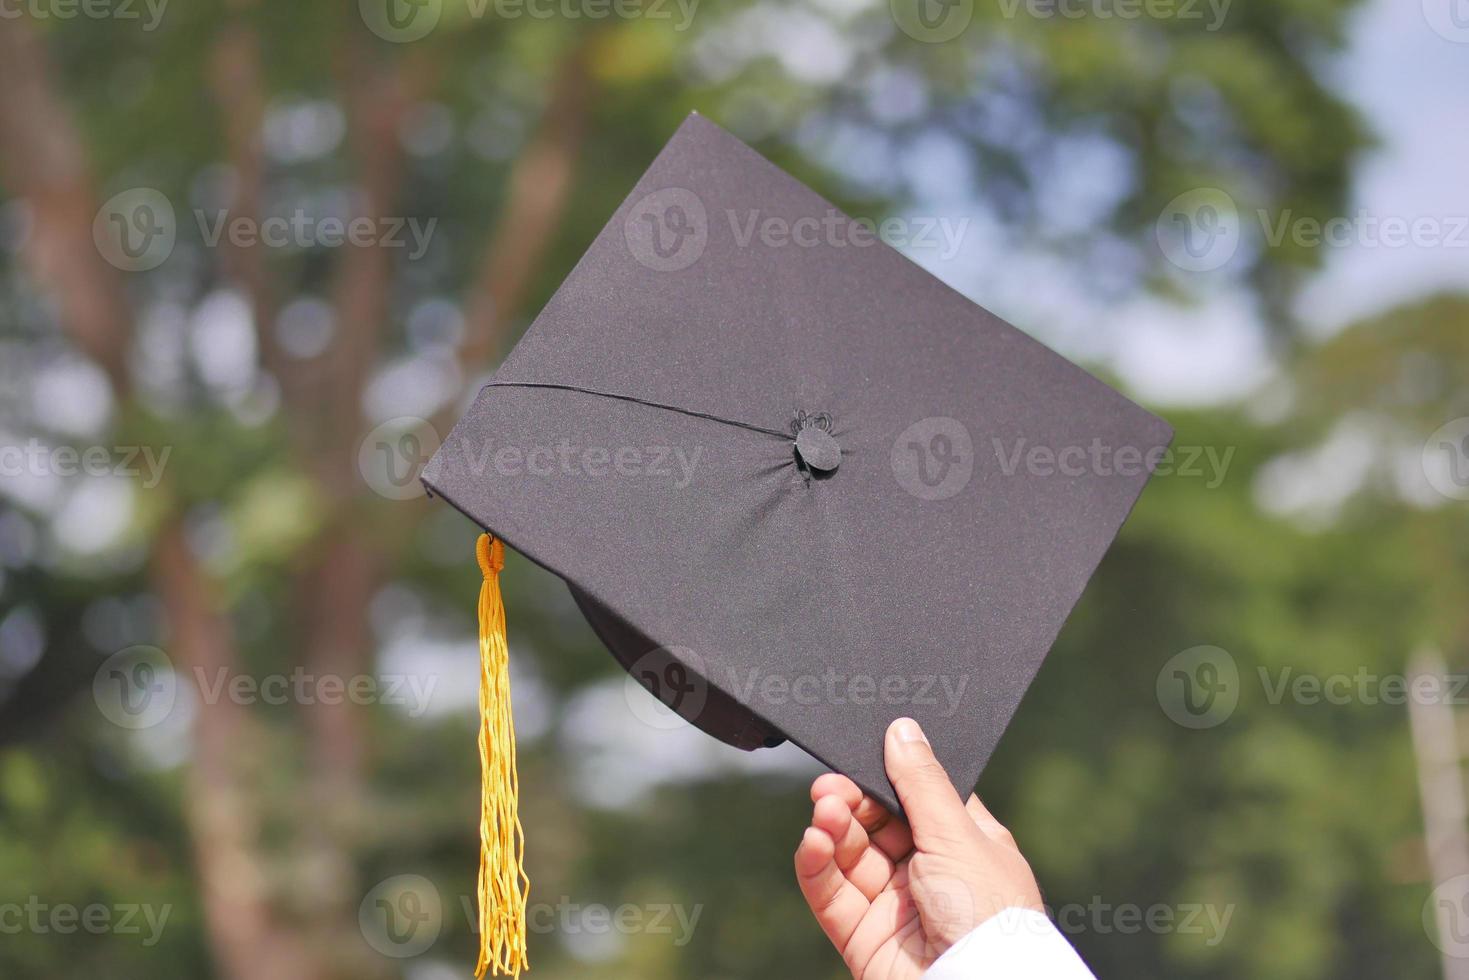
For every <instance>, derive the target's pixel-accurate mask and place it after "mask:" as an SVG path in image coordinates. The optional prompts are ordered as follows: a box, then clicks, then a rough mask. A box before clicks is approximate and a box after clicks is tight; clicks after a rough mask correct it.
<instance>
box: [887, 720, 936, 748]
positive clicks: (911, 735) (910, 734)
mask: <svg viewBox="0 0 1469 980" xmlns="http://www.w3.org/2000/svg"><path fill="white" fill-rule="evenodd" d="M889 730H890V731H891V732H892V733H893V734H894V735H896V736H897V737H898V741H899V742H923V743H924V744H927V743H928V739H927V738H926V737H924V734H923V729H921V728H919V727H918V722H916V721H914V720H913V719H912V718H899V719H898V720H897V721H895V722H893V725H892V728H891V729H889Z"/></svg>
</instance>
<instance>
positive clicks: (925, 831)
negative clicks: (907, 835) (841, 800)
mask: <svg viewBox="0 0 1469 980" xmlns="http://www.w3.org/2000/svg"><path fill="white" fill-rule="evenodd" d="M885 757H886V762H887V771H888V779H890V780H891V781H892V784H893V788H894V789H896V790H897V791H898V799H899V800H900V801H902V804H903V810H904V811H905V812H906V813H907V815H908V823H909V825H910V826H911V827H912V830H913V838H914V841H915V842H917V844H918V845H919V846H920V847H922V846H924V841H925V839H927V840H930V841H943V840H962V839H964V838H965V837H966V836H967V835H971V834H973V833H974V831H973V830H971V829H970V828H971V827H973V826H974V819H973V817H972V816H971V814H970V813H968V812H967V811H966V810H965V808H964V803H963V802H962V801H961V800H960V799H959V794H958V793H957V792H955V790H954V784H953V783H951V782H950V781H949V774H948V773H947V772H945V771H944V767H943V766H942V765H940V764H939V761H938V759H937V758H935V757H934V754H933V749H932V747H930V746H929V744H928V739H927V738H926V737H925V736H924V734H923V729H921V728H919V727H918V722H916V721H914V720H913V719H912V718H899V719H898V720H897V721H895V722H893V723H892V725H890V726H888V731H887V742H886V745H885Z"/></svg>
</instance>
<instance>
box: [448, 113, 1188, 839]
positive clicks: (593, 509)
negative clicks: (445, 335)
mask: <svg viewBox="0 0 1469 980" xmlns="http://www.w3.org/2000/svg"><path fill="white" fill-rule="evenodd" d="M1170 436H1171V433H1170V429H1169V427H1168V426H1167V425H1166V424H1165V423H1164V422H1162V421H1160V420H1159V419H1157V418H1156V417H1154V416H1153V415H1150V414H1149V413H1147V412H1145V411H1143V410H1142V409H1140V408H1138V407H1137V406H1136V405H1134V404H1133V403H1132V402H1130V401H1128V400H1127V399H1126V398H1124V397H1123V396H1122V395H1120V394H1118V393H1117V392H1116V391H1114V390H1112V389H1111V388H1109V387H1108V386H1107V385H1105V384H1103V383H1101V382H1100V381H1098V380H1096V379H1095V378H1093V377H1092V376H1091V375H1089V374H1087V373H1086V372H1085V371H1083V370H1081V369H1080V368H1078V367H1076V366H1074V365H1073V364H1071V363H1070V362H1068V361H1067V360H1066V359H1065V358H1063V357H1061V356H1059V355H1057V354H1055V353H1054V352H1052V351H1050V350H1049V349H1047V348H1046V347H1044V346H1043V345H1041V344H1040V343H1038V342H1036V341H1035V340H1032V339H1031V338H1030V337H1028V336H1026V335H1025V334H1023V333H1021V332H1020V331H1018V330H1016V329H1014V328H1013V327H1011V326H1009V325H1008V324H1006V323H1004V322H1003V321H1001V320H1000V319H999V318H997V317H995V316H993V315H992V314H990V313H988V312H987V311H985V310H983V309H981V308H980V307H978V306H976V305H975V304H974V303H972V302H970V301H969V300H967V299H965V298H964V297H963V296H961V295H960V294H959V293H957V292H955V291H954V290H952V289H950V288H949V287H947V286H945V285H944V284H943V283H941V282H939V281H938V280H937V279H935V278H934V277H933V276H931V275H929V274H928V273H927V272H925V271H923V270H922V269H920V268H919V267H918V266H916V265H914V264H913V263H912V262H910V261H909V260H908V259H906V258H904V257H903V256H902V255H900V254H899V253H898V252H896V251H894V250H893V249H891V248H889V247H888V246H887V245H885V244H882V243H881V242H878V241H876V236H875V235H874V234H873V233H872V225H871V224H870V223H861V222H853V221H852V220H851V219H849V218H847V217H846V216H845V215H842V214H841V213H840V212H839V211H838V210H837V209H835V208H834V207H833V206H832V205H830V204H829V203H828V202H826V201H825V200H823V199H822V198H821V197H819V196H818V195H817V194H815V193H813V192H812V191H811V190H810V189H808V188H806V187H805V186H803V185H802V184H801V183H800V182H799V181H797V180H795V179H794V178H792V177H790V176H789V175H788V174H786V173H784V172H783V171H781V170H780V169H779V168H777V167H776V166H774V165H773V164H771V163H770V162H769V161H767V160H765V159H764V158H763V157H761V156H760V155H759V154H757V153H756V152H755V151H753V150H751V149H750V148H749V147H747V146H746V145H744V144H743V143H741V142H740V141H739V140H738V139H736V138H735V137H733V136H731V135H729V134H728V133H726V132H724V131H723V130H721V129H719V128H718V127H717V126H715V125H713V124H711V123H710V122H708V121H707V120H705V119H703V118H701V117H699V116H691V117H690V118H689V119H688V120H687V121H686V122H685V123H684V124H683V125H682V126H681V127H680V128H679V130H678V132H677V133H675V134H674V136H673V138H672V139H671V140H670V141H669V143H668V145H667V146H665V147H664V149H663V151H662V152H661V153H660V154H659V155H658V157H657V159H656V160H654V161H653V164H652V166H651V167H649V169H648V171H647V173H645V174H644V175H643V177H642V179H641V180H640V181H639V182H638V184H637V186H636V187H635V188H634V189H633V191H632V193H631V194H630V195H629V196H628V198H627V200H626V201H624V202H623V204H622V206H621V207H619V208H618V210H617V212H616V213H615V214H614V215H613V216H612V219H611V220H610V221H609V222H608V223H607V225H606V227H605V228H603V229H602V231H601V233H600V234H599V235H598V236H597V238H596V240H595V241H594V242H593V243H592V245H591V247H590V248H589V249H588V250H587V252H586V254H585V255H584V256H583V257H582V259H581V261H580V262H578V263H577V265H576V268H575V269H573V270H572V272H571V274H570V275H569V276H568V277H567V278H566V281H565V282H564V283H562V285H561V287H560V289H558V290H557V292H556V294H555V296H554V297H552V299H551V301H550V302H549V303H548V304H547V305H546V307H545V308H544V309H543V310H542V311H541V314H540V316H538V317H537V318H536V320H535V322H534V324H532V326H531V327H530V329H529V331H528V332H527V333H526V335H525V337H524V338H523V339H522V340H521V341H520V342H519V344H517V345H516V347H515V349H514V350H513V351H512V352H511V353H510V355H509V357H508V358H507V359H506V361H505V363H504V364H503V365H502V366H501V367H500V369H499V370H498V371H497V372H496V373H495V375H494V377H493V380H491V381H490V383H489V384H487V385H486V386H485V387H484V388H483V389H482V390H481V391H480V392H479V394H478V396H477V397H476V399H475V401H474V403H473V405H472V406H471V408H470V409H469V411H468V412H467V413H466V414H465V416H464V417H463V418H462V419H461V420H460V421H459V423H458V424H457V425H456V426H455V427H454V430H453V432H452V433H451V434H450V435H449V437H448V438H447V439H446V440H445V442H444V444H443V446H442V447H441V448H440V449H439V451H438V453H437V454H436V455H435V456H434V458H433V460H432V461H431V462H430V463H429V465H428V467H427V468H426V469H425V470H424V473H423V480H424V483H425V484H426V485H427V486H428V487H429V488H430V490H431V491H432V492H434V493H436V494H438V495H440V496H442V497H444V498H445V499H446V500H448V501H449V502H450V503H452V504H453V505H454V506H455V507H457V508H458V509H459V510H461V511H463V512H464V513H465V514H466V515H468V516H469V517H470V518H471V519H472V520H474V522H475V523H476V524H478V525H480V526H481V527H483V528H484V529H486V531H487V532H489V533H492V534H493V535H495V536H496V537H497V538H500V539H502V540H503V541H504V542H505V543H507V544H508V545H510V546H511V547H513V548H515V549H516V550H517V551H519V552H521V553H522V554H524V555H526V556H527V557H529V558H530V559H531V560H533V561H535V562H536V563H538V564H540V565H542V566H544V567H546V568H548V569H550V570H551V571H553V572H555V573H556V574H557V575H559V576H560V577H561V578H563V579H565V580H566V582H567V584H568V585H569V586H570V588H571V591H572V594H573V595H574V596H575V598H576V601H577V603H578V604H579V606H580V607H581V609H582V611H583V612H584V613H585V614H586V617H587V619H588V620H589V621H590V622H591V624H592V626H593V628H594V629H595V630H596V632H597V634H598V635H599V636H600V637H601V639H602V640H603V642H604V643H606V645H607V646H608V647H609V648H610V649H611V651H612V653H613V654H614V655H615V656H616V657H617V659H618V660H619V661H621V662H622V664H623V665H624V666H625V667H627V668H628V669H629V670H630V671H631V672H632V673H633V675H634V676H635V677H637V678H638V679H639V680H640V681H642V682H643V683H644V684H645V685H646V686H647V687H648V688H649V689H650V690H651V691H653V693H654V694H655V695H656V696H658V697H659V698H661V699H662V700H663V701H664V702H665V703H666V704H668V705H669V706H670V707H672V708H674V710H676V711H678V712H679V713H680V714H682V715H683V716H684V717H686V718H688V719H689V720H690V721H691V722H693V723H694V724H696V725H698V726H699V727H700V728H702V729H704V730H705V731H707V732H709V733H710V734H712V735H714V736H716V737H718V738H720V739H722V740H724V741H726V742H729V743H730V744H733V745H737V746H739V747H741V748H747V749H750V748H756V747H759V746H761V745H769V744H775V743H778V742H779V741H781V740H783V739H789V740H791V741H792V742H795V743H796V744H797V745H799V746H801V747H802V748H804V749H805V750H806V751H808V752H810V753H811V754H812V755H814V756H815V757H816V758H818V759H819V760H821V761H822V762H823V763H825V764H826V765H828V766H830V767H831V768H833V769H836V770H838V771H841V772H843V773H846V774H847V775H848V776H850V777H852V779H853V780H855V781H856V782H857V784H858V785H859V786H861V787H862V788H863V789H864V790H865V791H867V792H868V793H870V794H871V795H872V796H874V797H875V798H877V799H879V800H881V801H882V802H884V803H885V804H886V805H887V806H888V807H890V808H891V809H893V810H894V811H897V810H898V801H897V799H896V796H895V794H894V792H893V790H892V787H891V786H890V784H889V783H888V780H887V777H886V775H885V771H884V768H883V733H884V731H885V729H886V728H887V726H888V724H889V723H890V722H891V721H893V720H894V719H895V718H898V717H901V716H904V715H906V716H910V717H913V718H916V719H917V720H918V721H919V722H920V723H921V724H922V726H923V729H924V731H925V733H926V734H927V735H928V736H929V738H930V740H931V742H932V744H933V747H934V750H935V752H936V754H937V756H938V758H939V759H940V761H942V762H943V764H944V765H945V766H946V767H947V769H948V771H949V773H950V775H951V776H952V778H953V780H954V782H955V783H956V784H957V786H958V788H959V789H960V790H961V791H963V792H965V793H967V792H968V790H969V789H970V787H972V786H973V784H974V782H975V781H976V779H977V778H978V776H979V773H980V770H981V769H982V768H983V767H984V765H985V762H986V761H987V760H988V759H989V757H990V754H991V752H992V751H993V750H994V748H995V744H996V742H997V741H998V740H999V738H1000V735H1001V733H1002V732H1003V731H1004V729H1005V726H1006V724H1007V723H1008V722H1009V720H1010V717H1011V715H1012V714H1013V713H1014V711H1015V708H1016V706H1017V704H1018V703H1019V701H1020V698H1021V696H1022V695H1023V694H1024V692H1025V689H1026V687H1027V685H1028V684H1029V683H1030V680H1031V678H1032V677H1033V676H1034V674H1035V672H1036V670H1037V668H1038V667H1039V666H1040V663H1041V661H1042V659H1043V658H1044V657H1045V655H1046V652H1047V650H1048V649H1049V648H1050V646H1051V644H1052V642H1053V641H1054V639H1055V637H1056V634H1057V632H1058V631H1059V630H1060V628H1061V624H1062V622H1063V621H1064V620H1065V618H1066V616H1067V615H1068V613H1069V612H1070V610H1071V608H1072V606H1073V605H1074V604H1075V602H1076V600H1077V598H1078V597H1079V596H1080V594H1081V591H1082V589H1083V587H1084V586H1085V585H1086V582H1087V579H1088V578H1089V577H1090V576H1091V574H1092V571H1093V570H1094V569H1095V568H1096V566H1097V563H1098V562H1099V561H1100V559H1101V557H1102V554H1103V552H1104V551H1105V550H1106V549H1107V547H1108V545H1109V544H1110V542H1111V541H1112V538H1113V537H1114V535H1115V534H1116V533H1117V530H1118V528H1119V527H1120V526H1121V524H1122V522H1123V520H1124V519H1125V517H1126V516H1127V513H1128V511H1129V510H1130V509H1131V507H1132V505H1133V502H1134V501H1135V500H1136V498H1137V496H1138V494H1139V493H1140V492H1141V490H1142V487H1143V485H1144V483H1145V482H1146V481H1147V478H1148V475H1149V473H1150V471H1151V469H1152V468H1153V466H1154V464H1155V463H1156V462H1157V461H1158V459H1159V458H1160V456H1161V453H1162V452H1163V450H1164V448H1165V447H1166V445H1167V443H1168V441H1169V439H1170Z"/></svg>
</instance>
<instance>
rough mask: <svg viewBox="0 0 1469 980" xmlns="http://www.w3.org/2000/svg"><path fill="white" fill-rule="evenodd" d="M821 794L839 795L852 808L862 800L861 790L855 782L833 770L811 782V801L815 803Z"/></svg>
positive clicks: (855, 807)
mask: <svg viewBox="0 0 1469 980" xmlns="http://www.w3.org/2000/svg"><path fill="white" fill-rule="evenodd" d="M823 796H836V797H839V798H840V799H841V800H842V801H843V802H844V803H846V804H847V806H849V807H851V808H852V809H853V810H855V809H857V804H858V803H861V802H862V791H861V790H860V789H858V788H857V784H856V783H854V782H852V781H851V780H850V779H848V778H847V777H846V776H843V775H841V774H840V773H835V772H829V773H826V774H825V775H822V776H817V777H816V782H814V783H812V784H811V802H812V803H815V802H816V801H817V800H819V799H821V798H822V797H823Z"/></svg>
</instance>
